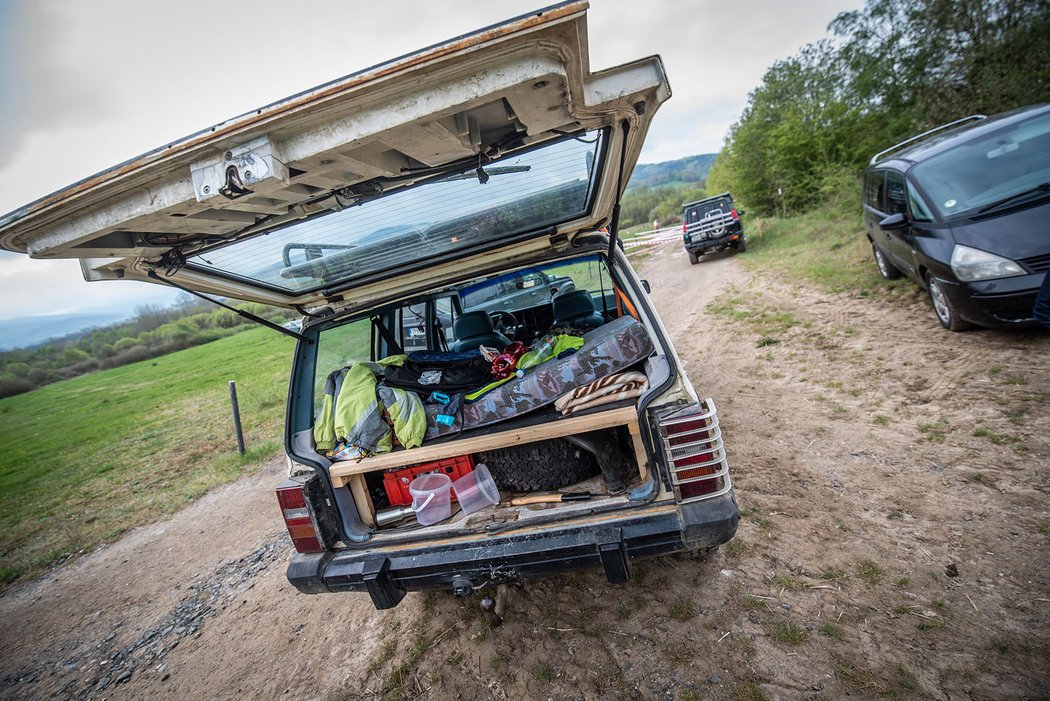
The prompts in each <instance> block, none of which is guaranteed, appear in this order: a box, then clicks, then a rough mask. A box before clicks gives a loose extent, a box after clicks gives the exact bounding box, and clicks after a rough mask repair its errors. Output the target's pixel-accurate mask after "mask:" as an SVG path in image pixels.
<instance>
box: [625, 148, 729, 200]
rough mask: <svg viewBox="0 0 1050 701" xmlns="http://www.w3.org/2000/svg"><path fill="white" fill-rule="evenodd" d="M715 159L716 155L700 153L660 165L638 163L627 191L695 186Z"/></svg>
mask: <svg viewBox="0 0 1050 701" xmlns="http://www.w3.org/2000/svg"><path fill="white" fill-rule="evenodd" d="M717 157H718V154H717V153H701V154H699V155H697V156H686V157H685V158H679V159H676V160H673V161H663V162H662V163H639V164H638V165H636V166H635V167H634V172H633V173H632V174H631V182H630V184H628V185H627V191H628V192H630V191H631V190H633V189H636V188H639V187H646V186H648V187H659V186H661V185H683V184H685V185H695V184H696V183H697V182H699V181H701V180H704V179H706V178H707V174H708V173H709V172H710V171H711V166H712V165H713V164H714V162H715V158H717Z"/></svg>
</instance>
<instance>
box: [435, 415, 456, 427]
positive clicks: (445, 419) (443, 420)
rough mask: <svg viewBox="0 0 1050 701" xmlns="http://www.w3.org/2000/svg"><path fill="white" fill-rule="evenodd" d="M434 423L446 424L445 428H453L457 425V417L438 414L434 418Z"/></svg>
mask: <svg viewBox="0 0 1050 701" xmlns="http://www.w3.org/2000/svg"><path fill="white" fill-rule="evenodd" d="M434 421H437V422H438V423H439V424H444V425H445V426H451V425H452V424H454V423H456V417H455V416H450V415H448V414H437V415H436V416H435V417H434Z"/></svg>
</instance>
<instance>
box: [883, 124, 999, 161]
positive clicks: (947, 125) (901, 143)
mask: <svg viewBox="0 0 1050 701" xmlns="http://www.w3.org/2000/svg"><path fill="white" fill-rule="evenodd" d="M982 119H988V115H986V114H971V115H970V116H969V117H963V118H962V119H956V120H955V121H954V122H948V123H947V124H942V125H941V126H939V127H934V128H933V129H930V130H929V131H924V132H923V133H921V134H919V135H917V136H913V137H911V138H910V139H905V140H904V141H902V142H900V143H899V144H894V145H893V146H890V147H889V148H888V149H886V150H884V151H879V152H878V153H876V154H875V155H874V156H872V157H871V161H869V162H868V165H875V164H876V163H877V162H878V160H879V159H880V158H882V157H883V156H885V155H886V154H887V153H890V152H891V151H896V150H897V149H899V148H900V147H902V146H907V145H908V144H910V143H912V142H915V141H918V140H919V139H924V138H926V137H927V136H929V135H930V134H934V133H936V132H939V131H941V130H943V129H951V128H952V127H955V126H958V125H960V124H965V123H966V122H979V121H980V120H982Z"/></svg>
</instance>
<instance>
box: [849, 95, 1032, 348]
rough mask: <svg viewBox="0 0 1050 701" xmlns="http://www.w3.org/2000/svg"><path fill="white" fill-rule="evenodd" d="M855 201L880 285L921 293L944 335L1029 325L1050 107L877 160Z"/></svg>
mask: <svg viewBox="0 0 1050 701" xmlns="http://www.w3.org/2000/svg"><path fill="white" fill-rule="evenodd" d="M863 198H864V223H865V227H866V228H867V236H868V239H869V240H870V241H871V247H872V252H873V254H874V256H875V264H876V265H877V266H878V269H879V272H880V273H881V274H882V277H884V278H886V279H888V280H889V279H893V278H897V277H900V276H901V275H907V276H908V277H910V278H912V279H913V280H915V281H916V282H917V283H919V284H920V285H921V286H922V287H924V288H925V289H926V290H927V291H928V292H929V295H930V302H931V303H932V305H933V310H934V312H935V313H936V315H937V319H938V320H939V321H940V322H941V325H942V326H944V327H945V328H946V329H951V330H952V331H962V330H964V329H967V328H969V327H971V326H973V325H978V326H987V327H1014V326H1026V325H1029V324H1034V323H1035V322H1034V319H1033V315H1032V307H1033V304H1034V302H1035V296H1036V293H1037V292H1038V291H1039V287H1040V285H1041V284H1042V282H1043V278H1044V277H1045V276H1046V274H1047V269H1048V268H1050V104H1041V105H1034V106H1031V107H1026V108H1023V109H1018V110H1014V111H1011V112H1007V113H1004V114H1000V115H996V116H994V117H991V118H988V117H984V116H983V115H974V116H971V117H966V118H964V119H960V120H958V121H956V122H952V123H950V124H946V125H943V126H941V127H937V128H936V129H933V130H931V131H928V132H924V133H923V134H920V135H918V136H916V137H913V138H911V139H909V140H907V141H904V142H902V143H900V144H897V145H895V146H893V147H891V148H889V149H887V150H886V151H883V152H881V153H879V154H877V155H876V156H875V157H874V158H872V160H871V163H870V165H869V166H868V168H867V170H866V171H865V174H864V194H863Z"/></svg>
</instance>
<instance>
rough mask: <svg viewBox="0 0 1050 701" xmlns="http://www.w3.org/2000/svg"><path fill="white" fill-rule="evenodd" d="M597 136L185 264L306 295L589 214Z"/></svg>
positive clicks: (251, 240) (470, 172)
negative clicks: (334, 285) (344, 282)
mask: <svg viewBox="0 0 1050 701" xmlns="http://www.w3.org/2000/svg"><path fill="white" fill-rule="evenodd" d="M602 141H603V139H602V138H601V133H593V134H589V135H587V136H586V137H581V138H566V139H563V140H560V141H557V142H555V143H550V144H546V145H544V146H541V147H539V148H536V149H533V150H530V151H527V152H524V153H518V154H514V155H512V156H509V157H507V158H504V159H502V160H499V161H496V162H494V163H492V164H487V165H485V166H484V168H482V169H477V168H476V166H474V167H470V168H467V169H465V170H464V171H463V172H462V173H455V174H451V175H449V176H446V177H444V178H440V179H436V180H433V181H431V182H428V183H426V184H423V185H419V186H417V187H412V188H406V189H403V190H400V191H395V192H391V193H390V194H388V195H386V196H384V197H380V198H377V199H372V200H369V201H366V202H364V203H363V204H361V205H359V206H352V207H347V208H345V209H343V210H341V211H333V212H330V213H326V214H324V215H320V216H316V217H313V218H311V219H307V220H303V221H299V222H296V223H294V224H292V225H289V226H286V227H284V228H281V229H278V230H276V231H272V232H269V233H267V234H265V235H261V236H255V237H252V238H249V239H244V240H242V241H237V242H234V243H232V244H229V245H226V246H223V247H220V248H216V249H213V250H209V251H206V252H203V253H201V254H199V255H196V256H192V257H190V258H189V259H188V261H187V264H188V265H189V266H190V267H192V268H196V269H200V270H205V271H207V272H211V273H219V274H225V275H228V276H233V277H237V278H242V279H247V280H249V281H251V282H253V283H256V284H263V285H266V286H269V287H275V288H279V289H282V290H285V291H288V292H291V293H300V292H309V291H313V290H317V289H321V288H323V287H326V286H329V285H333V284H336V283H339V282H343V281H346V280H350V279H354V278H361V277H364V276H367V275H371V274H373V273H376V272H380V271H383V270H391V269H396V268H398V267H399V266H402V265H405V264H407V263H414V262H418V261H419V260H421V259H426V258H430V257H434V256H436V255H439V254H443V253H446V252H449V251H453V250H456V249H465V248H469V247H471V246H475V245H478V244H484V243H489V242H494V241H497V240H500V239H506V238H509V237H513V236H514V235H516V234H520V233H524V232H526V231H538V230H542V229H544V228H547V227H549V226H552V225H554V224H558V223H561V222H565V221H571V220H572V219H575V218H578V217H580V216H582V215H584V214H586V212H587V210H588V208H589V206H590V198H591V193H592V187H591V182H592V179H593V178H594V177H595V176H596V175H597V168H596V166H595V164H596V163H597V162H598V160H599V158H600V154H601V148H602Z"/></svg>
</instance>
